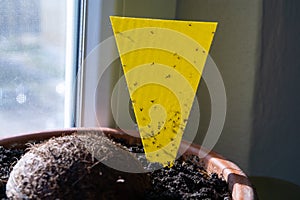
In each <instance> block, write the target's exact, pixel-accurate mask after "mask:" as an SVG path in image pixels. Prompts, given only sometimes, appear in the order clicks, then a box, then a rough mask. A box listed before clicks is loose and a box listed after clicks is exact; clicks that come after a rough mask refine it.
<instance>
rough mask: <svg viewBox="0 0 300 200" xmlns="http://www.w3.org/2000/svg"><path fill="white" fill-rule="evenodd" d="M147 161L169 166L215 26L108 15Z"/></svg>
mask: <svg viewBox="0 0 300 200" xmlns="http://www.w3.org/2000/svg"><path fill="white" fill-rule="evenodd" d="M111 23H112V27H113V31H114V36H115V39H116V43H117V46H118V51H119V54H120V57H121V62H122V66H123V70H124V74H125V79H126V82H127V86H128V90H129V94H130V98H131V101H132V104H133V108H134V113H135V117H136V120H137V124H138V127H139V132H140V135H141V138H142V142H143V146H144V149H145V153H146V157H147V159H148V160H149V161H150V162H159V163H161V164H163V165H164V166H166V165H172V163H173V161H174V160H175V158H176V155H177V151H178V148H179V145H180V142H181V138H182V135H183V132H184V129H185V127H186V124H187V120H188V117H189V113H190V110H191V107H192V104H193V101H194V97H195V94H196V91H197V87H198V84H199V81H200V78H201V74H202V71H203V68H204V64H205V61H206V58H207V55H208V52H209V49H210V46H211V42H212V40H213V37H214V33H215V30H216V27H217V23H215V22H191V21H176V20H157V19H142V18H127V17H111Z"/></svg>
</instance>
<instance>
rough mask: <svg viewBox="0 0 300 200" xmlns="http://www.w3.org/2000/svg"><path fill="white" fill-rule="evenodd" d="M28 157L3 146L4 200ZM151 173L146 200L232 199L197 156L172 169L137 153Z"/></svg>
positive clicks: (0, 183)
mask: <svg viewBox="0 0 300 200" xmlns="http://www.w3.org/2000/svg"><path fill="white" fill-rule="evenodd" d="M116 142H119V143H121V144H123V145H125V146H127V148H128V149H129V151H131V152H133V153H144V150H143V148H142V146H130V145H127V144H126V143H125V142H124V141H123V140H118V141H116ZM23 154H24V150H15V149H5V148H3V147H1V146H0V199H1V200H3V199H7V197H6V195H5V186H6V182H7V180H8V177H9V173H10V171H11V170H12V168H13V166H14V164H16V162H17V160H18V159H19V158H20V157H21V156H22V155H23ZM137 158H138V160H140V161H141V163H142V164H143V166H144V168H145V169H147V170H150V171H151V169H157V168H159V169H158V170H155V171H153V172H149V176H150V177H151V184H152V187H151V189H150V190H148V191H147V192H146V195H145V199H146V200H154V199H155V200H160V199H163V200H181V199H191V200H192V199H195V200H196V199H207V200H208V199H212V200H214V199H216V200H219V199H220V200H221V199H222V200H230V199H231V194H230V192H229V191H228V185H227V183H226V182H225V181H224V180H222V179H221V178H219V177H218V175H217V174H208V173H207V172H206V171H205V170H204V169H203V168H202V167H201V166H200V165H198V164H196V163H198V161H199V159H198V157H196V156H189V157H187V158H184V159H183V158H180V159H178V160H176V161H175V163H174V165H173V166H172V167H171V168H169V167H165V168H162V167H161V166H160V165H159V164H157V163H148V162H147V160H146V158H145V156H144V155H143V154H137Z"/></svg>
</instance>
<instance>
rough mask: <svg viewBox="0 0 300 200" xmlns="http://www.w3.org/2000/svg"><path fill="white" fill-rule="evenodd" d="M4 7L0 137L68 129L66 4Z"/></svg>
mask: <svg viewBox="0 0 300 200" xmlns="http://www.w3.org/2000/svg"><path fill="white" fill-rule="evenodd" d="M0 5H1V6H0V128H1V129H0V137H1V136H3V135H10V134H16V133H24V132H29V131H37V130H45V129H54V128H60V127H63V126H64V98H65V97H64V85H65V83H64V82H65V78H64V77H65V50H66V48H65V46H66V45H65V44H66V42H65V39H66V36H65V32H66V1H61V0H0Z"/></svg>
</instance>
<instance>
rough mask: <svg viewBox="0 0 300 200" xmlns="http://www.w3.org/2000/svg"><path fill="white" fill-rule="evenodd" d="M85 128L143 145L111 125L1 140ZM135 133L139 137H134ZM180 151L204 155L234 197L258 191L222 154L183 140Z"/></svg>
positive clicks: (19, 141)
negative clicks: (108, 126) (109, 126)
mask: <svg viewBox="0 0 300 200" xmlns="http://www.w3.org/2000/svg"><path fill="white" fill-rule="evenodd" d="M78 131H80V132H84V131H102V132H103V133H104V134H105V135H107V136H108V137H115V138H123V139H125V140H127V142H128V143H129V144H140V143H141V140H140V138H139V137H137V136H138V133H136V132H131V133H130V135H128V134H126V133H124V132H122V131H120V130H117V129H111V128H93V129H91V128H71V129H64V130H54V131H43V132H37V133H29V134H23V135H20V136H13V137H7V138H2V139H0V146H4V147H6V148H25V147H26V143H29V142H34V141H40V140H46V139H49V138H51V137H57V136H62V135H70V134H73V133H75V132H78ZM135 136H136V137H135ZM179 151H181V152H182V151H184V153H183V155H190V154H192V155H197V156H200V157H203V156H204V157H203V158H202V159H201V160H200V161H201V165H202V166H203V167H204V168H205V169H206V170H207V171H208V172H209V173H217V174H218V175H219V176H220V177H223V178H224V179H225V181H226V182H227V183H228V186H229V191H230V192H231V194H232V199H233V200H253V199H256V195H255V192H254V190H253V188H252V186H251V183H250V181H249V179H248V177H247V176H246V175H245V173H244V172H243V171H242V170H241V169H240V168H239V167H238V166H237V165H235V164H234V163H232V162H230V161H228V160H226V159H225V158H224V157H222V156H221V155H219V154H217V153H215V152H213V151H210V152H208V151H207V150H205V149H203V148H201V146H199V145H195V144H191V145H189V143H188V142H185V141H182V143H181V147H180V150H179Z"/></svg>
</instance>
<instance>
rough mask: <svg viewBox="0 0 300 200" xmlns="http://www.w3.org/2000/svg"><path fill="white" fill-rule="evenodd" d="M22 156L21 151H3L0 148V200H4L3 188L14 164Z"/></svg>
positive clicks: (3, 149) (22, 152)
mask: <svg viewBox="0 0 300 200" xmlns="http://www.w3.org/2000/svg"><path fill="white" fill-rule="evenodd" d="M23 154H24V150H21V149H5V148H3V147H2V146H0V199H1V200H2V199H6V194H5V188H6V182H7V180H8V177H9V173H10V172H11V170H12V168H13V166H14V164H16V163H17V161H18V160H19V159H20V158H21V156H22V155H23Z"/></svg>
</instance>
